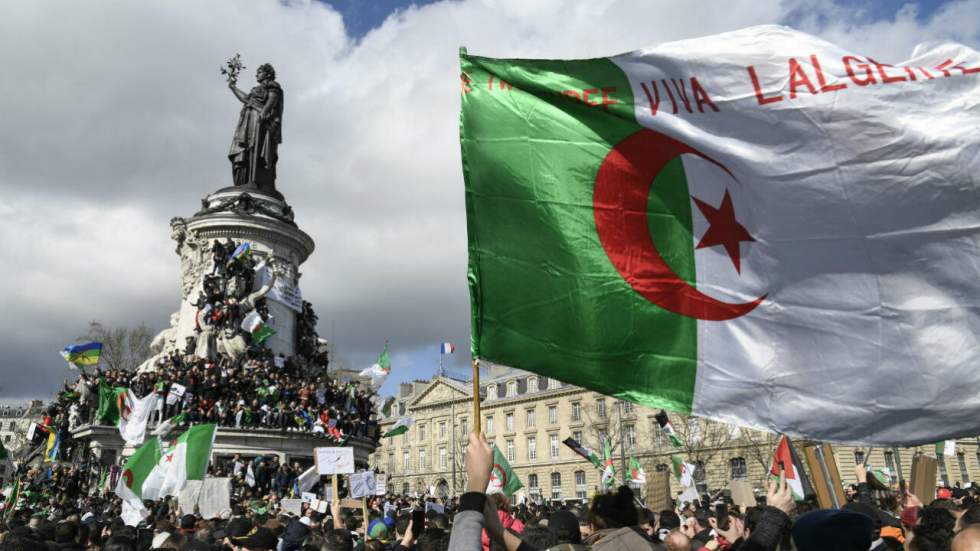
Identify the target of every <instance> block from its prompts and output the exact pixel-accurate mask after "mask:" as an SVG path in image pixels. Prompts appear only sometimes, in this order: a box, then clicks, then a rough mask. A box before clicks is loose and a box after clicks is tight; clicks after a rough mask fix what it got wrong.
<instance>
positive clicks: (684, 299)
mask: <svg viewBox="0 0 980 551" xmlns="http://www.w3.org/2000/svg"><path fill="white" fill-rule="evenodd" d="M886 61H889V62H891V63H886ZM460 63H461V69H462V71H461V72H462V74H461V85H460V88H461V99H462V101H461V104H462V113H461V117H460V140H461V146H462V160H463V173H464V179H465V186H466V211H467V228H468V236H469V272H468V281H469V284H470V297H471V312H472V343H471V347H472V354H473V356H474V357H476V358H480V359H484V360H487V361H490V362H494V363H497V364H502V365H509V366H513V367H519V368H523V369H526V370H529V371H533V372H536V373H540V374H543V375H546V376H548V377H553V378H556V379H559V380H562V381H567V382H569V383H573V384H576V385H580V386H583V387H587V388H589V389H592V390H595V391H598V392H601V393H603V394H607V395H612V396H615V397H617V398H622V399H625V400H631V401H634V402H637V403H642V404H645V405H647V406H650V407H657V408H660V407H662V408H665V409H667V410H671V411H677V412H681V413H693V414H695V415H697V416H701V417H707V418H711V419H715V420H719V421H723V422H727V423H733V424H736V425H739V426H744V427H751V428H757V429H765V430H769V431H773V432H782V433H788V434H791V435H793V436H800V437H808V438H814V439H821V440H828V441H836V442H853V443H866V444H873V445H904V444H920V443H933V442H935V441H936V440H937V438H942V439H947V438H954V437H959V436H971V435H974V434H976V433H977V432H978V431H980V402H978V401H977V400H976V399H975V396H974V389H975V388H977V387H978V386H980V371H978V370H976V369H975V367H974V366H975V365H976V364H977V363H978V361H980V346H978V339H977V336H976V335H977V328H980V305H978V304H976V301H975V300H974V297H976V296H980V265H978V264H977V263H976V262H975V261H974V257H975V256H976V254H975V250H974V249H975V247H974V243H975V242H976V241H977V240H978V239H980V189H978V188H980V176H978V175H980V133H978V132H977V128H980V110H977V109H975V108H973V106H976V105H978V104H980V77H978V74H980V55H978V54H977V52H975V51H974V50H972V49H970V48H968V47H965V46H962V45H958V44H953V43H932V44H929V45H924V46H920V47H918V48H916V49H915V50H914V52H912V55H911V57H910V58H909V59H907V60H903V61H899V60H881V59H874V58H871V57H869V56H868V55H866V54H863V53H862V52H859V51H851V50H847V49H845V48H842V47H839V46H836V45H834V44H831V43H828V42H826V41H824V40H821V39H818V38H816V37H813V36H810V35H807V34H804V33H800V32H797V31H794V30H792V29H789V28H786V27H777V26H763V27H753V28H749V29H744V30H740V31H735V32H730V33H726V34H721V35H716V36H709V37H704V38H699V39H692V40H684V41H680V42H674V43H667V44H663V45H660V46H657V47H654V48H649V49H645V50H640V51H635V52H630V53H626V54H622V55H617V56H613V57H609V58H597V59H588V60H574V61H572V60H530V59H493V58H486V57H478V56H474V55H468V54H466V53H465V52H464V53H461V55H460ZM515 282H520V284H519V285H517V284H515ZM841 404H847V407H841ZM937 432H938V433H937Z"/></svg>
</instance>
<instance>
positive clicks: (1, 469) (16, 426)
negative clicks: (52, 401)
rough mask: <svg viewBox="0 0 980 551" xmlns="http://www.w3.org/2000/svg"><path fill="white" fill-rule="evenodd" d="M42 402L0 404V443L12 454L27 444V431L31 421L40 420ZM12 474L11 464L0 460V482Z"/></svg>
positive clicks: (42, 408) (42, 411)
mask: <svg viewBox="0 0 980 551" xmlns="http://www.w3.org/2000/svg"><path fill="white" fill-rule="evenodd" d="M43 413H44V404H43V402H41V400H32V401H31V402H29V403H26V404H16V405H15V404H3V405H0V444H3V447H4V449H6V450H7V451H8V453H11V454H13V453H14V452H16V451H18V450H20V448H22V447H23V446H24V445H25V444H27V431H28V430H29V429H30V427H31V423H35V422H37V421H40V420H41V416H42V414H43ZM12 475H13V465H12V464H10V463H8V462H3V461H0V483H2V482H5V481H6V479H7V478H9V477H10V476H12Z"/></svg>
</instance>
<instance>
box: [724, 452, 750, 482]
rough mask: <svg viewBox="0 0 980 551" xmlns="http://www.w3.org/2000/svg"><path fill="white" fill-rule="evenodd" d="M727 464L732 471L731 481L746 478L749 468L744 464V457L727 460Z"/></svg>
mask: <svg viewBox="0 0 980 551" xmlns="http://www.w3.org/2000/svg"><path fill="white" fill-rule="evenodd" d="M728 464H729V466H730V467H731V469H732V479H734V480H745V479H746V478H748V476H749V467H748V465H746V464H745V458H744V457H733V458H731V459H729V460H728Z"/></svg>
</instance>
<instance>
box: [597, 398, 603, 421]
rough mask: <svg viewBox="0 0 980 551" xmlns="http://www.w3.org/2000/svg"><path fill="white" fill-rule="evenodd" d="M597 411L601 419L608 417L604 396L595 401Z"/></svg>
mask: <svg viewBox="0 0 980 551" xmlns="http://www.w3.org/2000/svg"><path fill="white" fill-rule="evenodd" d="M595 413H596V415H597V416H599V419H604V418H605V417H606V401H605V400H604V399H602V398H600V399H598V400H596V401H595Z"/></svg>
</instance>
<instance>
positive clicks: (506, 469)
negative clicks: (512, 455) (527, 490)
mask: <svg viewBox="0 0 980 551" xmlns="http://www.w3.org/2000/svg"><path fill="white" fill-rule="evenodd" d="M523 487H524V484H522V483H521V481H520V479H519V478H517V473H515V472H514V470H513V469H511V468H510V463H508V462H507V458H506V457H504V454H502V453H500V450H499V449H498V448H497V446H494V447H493V468H492V469H491V470H490V484H489V486H488V487H487V493H494V492H502V493H503V494H504V495H506V496H512V495H514V493H515V492H517V490H520V489H521V488H523Z"/></svg>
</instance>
